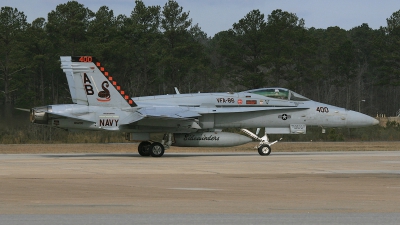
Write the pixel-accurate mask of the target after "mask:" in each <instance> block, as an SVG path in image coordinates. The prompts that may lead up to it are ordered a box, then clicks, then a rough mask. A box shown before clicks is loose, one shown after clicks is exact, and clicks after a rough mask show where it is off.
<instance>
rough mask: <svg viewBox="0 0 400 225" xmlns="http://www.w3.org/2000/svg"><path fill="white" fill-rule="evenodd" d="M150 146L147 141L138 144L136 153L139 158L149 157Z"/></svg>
mask: <svg viewBox="0 0 400 225" xmlns="http://www.w3.org/2000/svg"><path fill="white" fill-rule="evenodd" d="M150 145H151V143H150V142H148V141H142V142H140V144H139V146H138V152H139V155H141V156H150Z"/></svg>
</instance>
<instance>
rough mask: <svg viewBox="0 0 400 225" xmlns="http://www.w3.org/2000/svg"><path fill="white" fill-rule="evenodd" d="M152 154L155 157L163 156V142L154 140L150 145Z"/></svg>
mask: <svg viewBox="0 0 400 225" xmlns="http://www.w3.org/2000/svg"><path fill="white" fill-rule="evenodd" d="M149 150H150V155H151V156H153V157H161V156H163V155H164V151H165V149H164V146H163V145H162V144H161V143H158V142H154V143H153V144H151V145H150V148H149Z"/></svg>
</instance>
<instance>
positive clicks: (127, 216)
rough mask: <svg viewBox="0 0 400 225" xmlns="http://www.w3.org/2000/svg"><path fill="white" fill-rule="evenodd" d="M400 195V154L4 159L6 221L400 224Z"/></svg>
mask: <svg viewBox="0 0 400 225" xmlns="http://www.w3.org/2000/svg"><path fill="white" fill-rule="evenodd" d="M399 193H400V151H384V152H381V151H368V152H362V151H357V152H307V153H302V152H297V153H272V154H271V155H270V156H267V157H262V156H259V155H258V154H257V153H225V152H221V153H166V154H165V155H164V156H163V157H161V158H152V157H140V156H139V155H138V154H34V155H33V154H32V155H29V154H3V155H0V224H110V223H111V222H112V224H127V223H133V224H243V223H246V224H264V223H269V224H293V223H296V224H338V223H339V224H398V221H400V195H399ZM110 221H111V222H110Z"/></svg>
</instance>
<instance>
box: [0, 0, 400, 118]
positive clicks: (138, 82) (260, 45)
mask: <svg viewBox="0 0 400 225" xmlns="http://www.w3.org/2000/svg"><path fill="white" fill-rule="evenodd" d="M63 55H65V56H67V55H92V56H95V57H96V58H98V59H99V60H100V61H101V62H102V63H103V64H104V65H105V68H106V69H107V70H108V71H109V72H110V74H112V75H113V76H115V77H116V80H118V82H119V83H120V84H121V85H122V86H123V87H124V89H125V90H126V91H127V92H129V94H130V95H131V96H144V95H157V94H168V93H174V89H173V87H175V86H176V87H178V88H179V90H180V91H181V92H182V93H187V92H198V91H200V92H219V91H221V92H225V91H242V90H246V89H253V88H260V87H267V86H280V87H286V88H289V89H292V90H294V91H296V92H298V93H300V94H302V95H305V96H307V97H309V98H311V99H313V100H316V101H321V102H324V103H329V104H333V105H337V106H341V107H346V108H348V109H352V110H356V111H358V110H359V109H360V110H361V111H362V112H364V113H366V114H369V115H373V116H375V115H376V114H377V113H379V114H386V115H387V116H393V115H395V113H396V112H397V110H398V109H399V108H400V88H399V85H400V10H399V11H396V12H394V13H393V14H392V15H391V16H390V17H389V18H387V26H386V27H381V28H379V29H377V30H374V29H372V28H370V27H369V26H368V25H367V24H361V25H360V26H357V27H354V28H352V29H350V30H344V29H341V28H340V27H328V28H327V29H315V28H307V26H306V22H305V21H304V20H303V19H301V18H298V17H297V16H296V14H295V13H290V12H286V11H282V10H280V9H277V10H273V11H272V12H271V13H270V14H269V15H267V16H265V15H264V14H263V13H262V12H261V11H260V10H253V11H250V12H249V13H248V14H246V15H245V16H244V17H243V18H242V19H240V20H239V21H237V22H236V23H234V24H233V25H232V28H231V29H229V30H226V31H221V32H219V33H217V34H216V35H214V36H213V37H209V36H207V34H206V33H205V32H203V31H202V30H201V28H200V26H199V25H198V24H195V23H194V22H193V21H192V19H191V18H190V14H189V12H188V11H185V10H184V9H183V7H181V6H180V5H179V3H178V2H177V1H172V0H169V1H167V2H166V3H165V5H164V6H146V5H145V3H144V1H141V0H136V6H135V7H134V8H133V9H132V13H131V15H114V13H113V10H112V9H109V8H108V7H107V6H102V7H100V8H99V9H98V10H97V11H96V12H94V11H92V10H91V9H89V8H87V7H85V6H84V5H83V4H80V3H79V2H77V1H69V2H67V3H65V4H60V5H58V6H57V7H56V9H54V10H53V11H51V12H49V13H48V15H47V19H46V18H37V19H35V20H34V21H33V22H32V23H28V22H27V20H26V16H25V14H24V12H21V11H18V10H17V9H15V8H10V7H2V8H1V12H0V89H1V92H0V107H1V104H2V105H3V106H4V105H12V106H15V107H22V108H28V107H33V106H40V105H46V104H59V103H71V100H70V94H69V90H68V85H67V81H66V78H65V75H64V74H63V72H62V70H61V69H60V62H59V57H60V56H63Z"/></svg>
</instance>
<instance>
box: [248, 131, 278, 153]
mask: <svg viewBox="0 0 400 225" xmlns="http://www.w3.org/2000/svg"><path fill="white" fill-rule="evenodd" d="M241 131H242V132H243V133H245V134H247V135H249V136H250V137H252V138H254V139H256V140H257V141H260V143H259V144H258V145H257V146H256V148H257V150H258V154H260V155H262V156H266V155H269V154H271V152H272V150H271V145H273V144H275V143H277V142H278V141H280V140H282V138H280V139H279V140H276V141H274V142H271V143H270V142H269V139H268V136H267V133H265V134H264V136H262V137H258V136H257V134H258V132H259V131H260V129H259V128H257V132H256V134H254V133H253V132H251V131H249V130H247V129H241Z"/></svg>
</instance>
